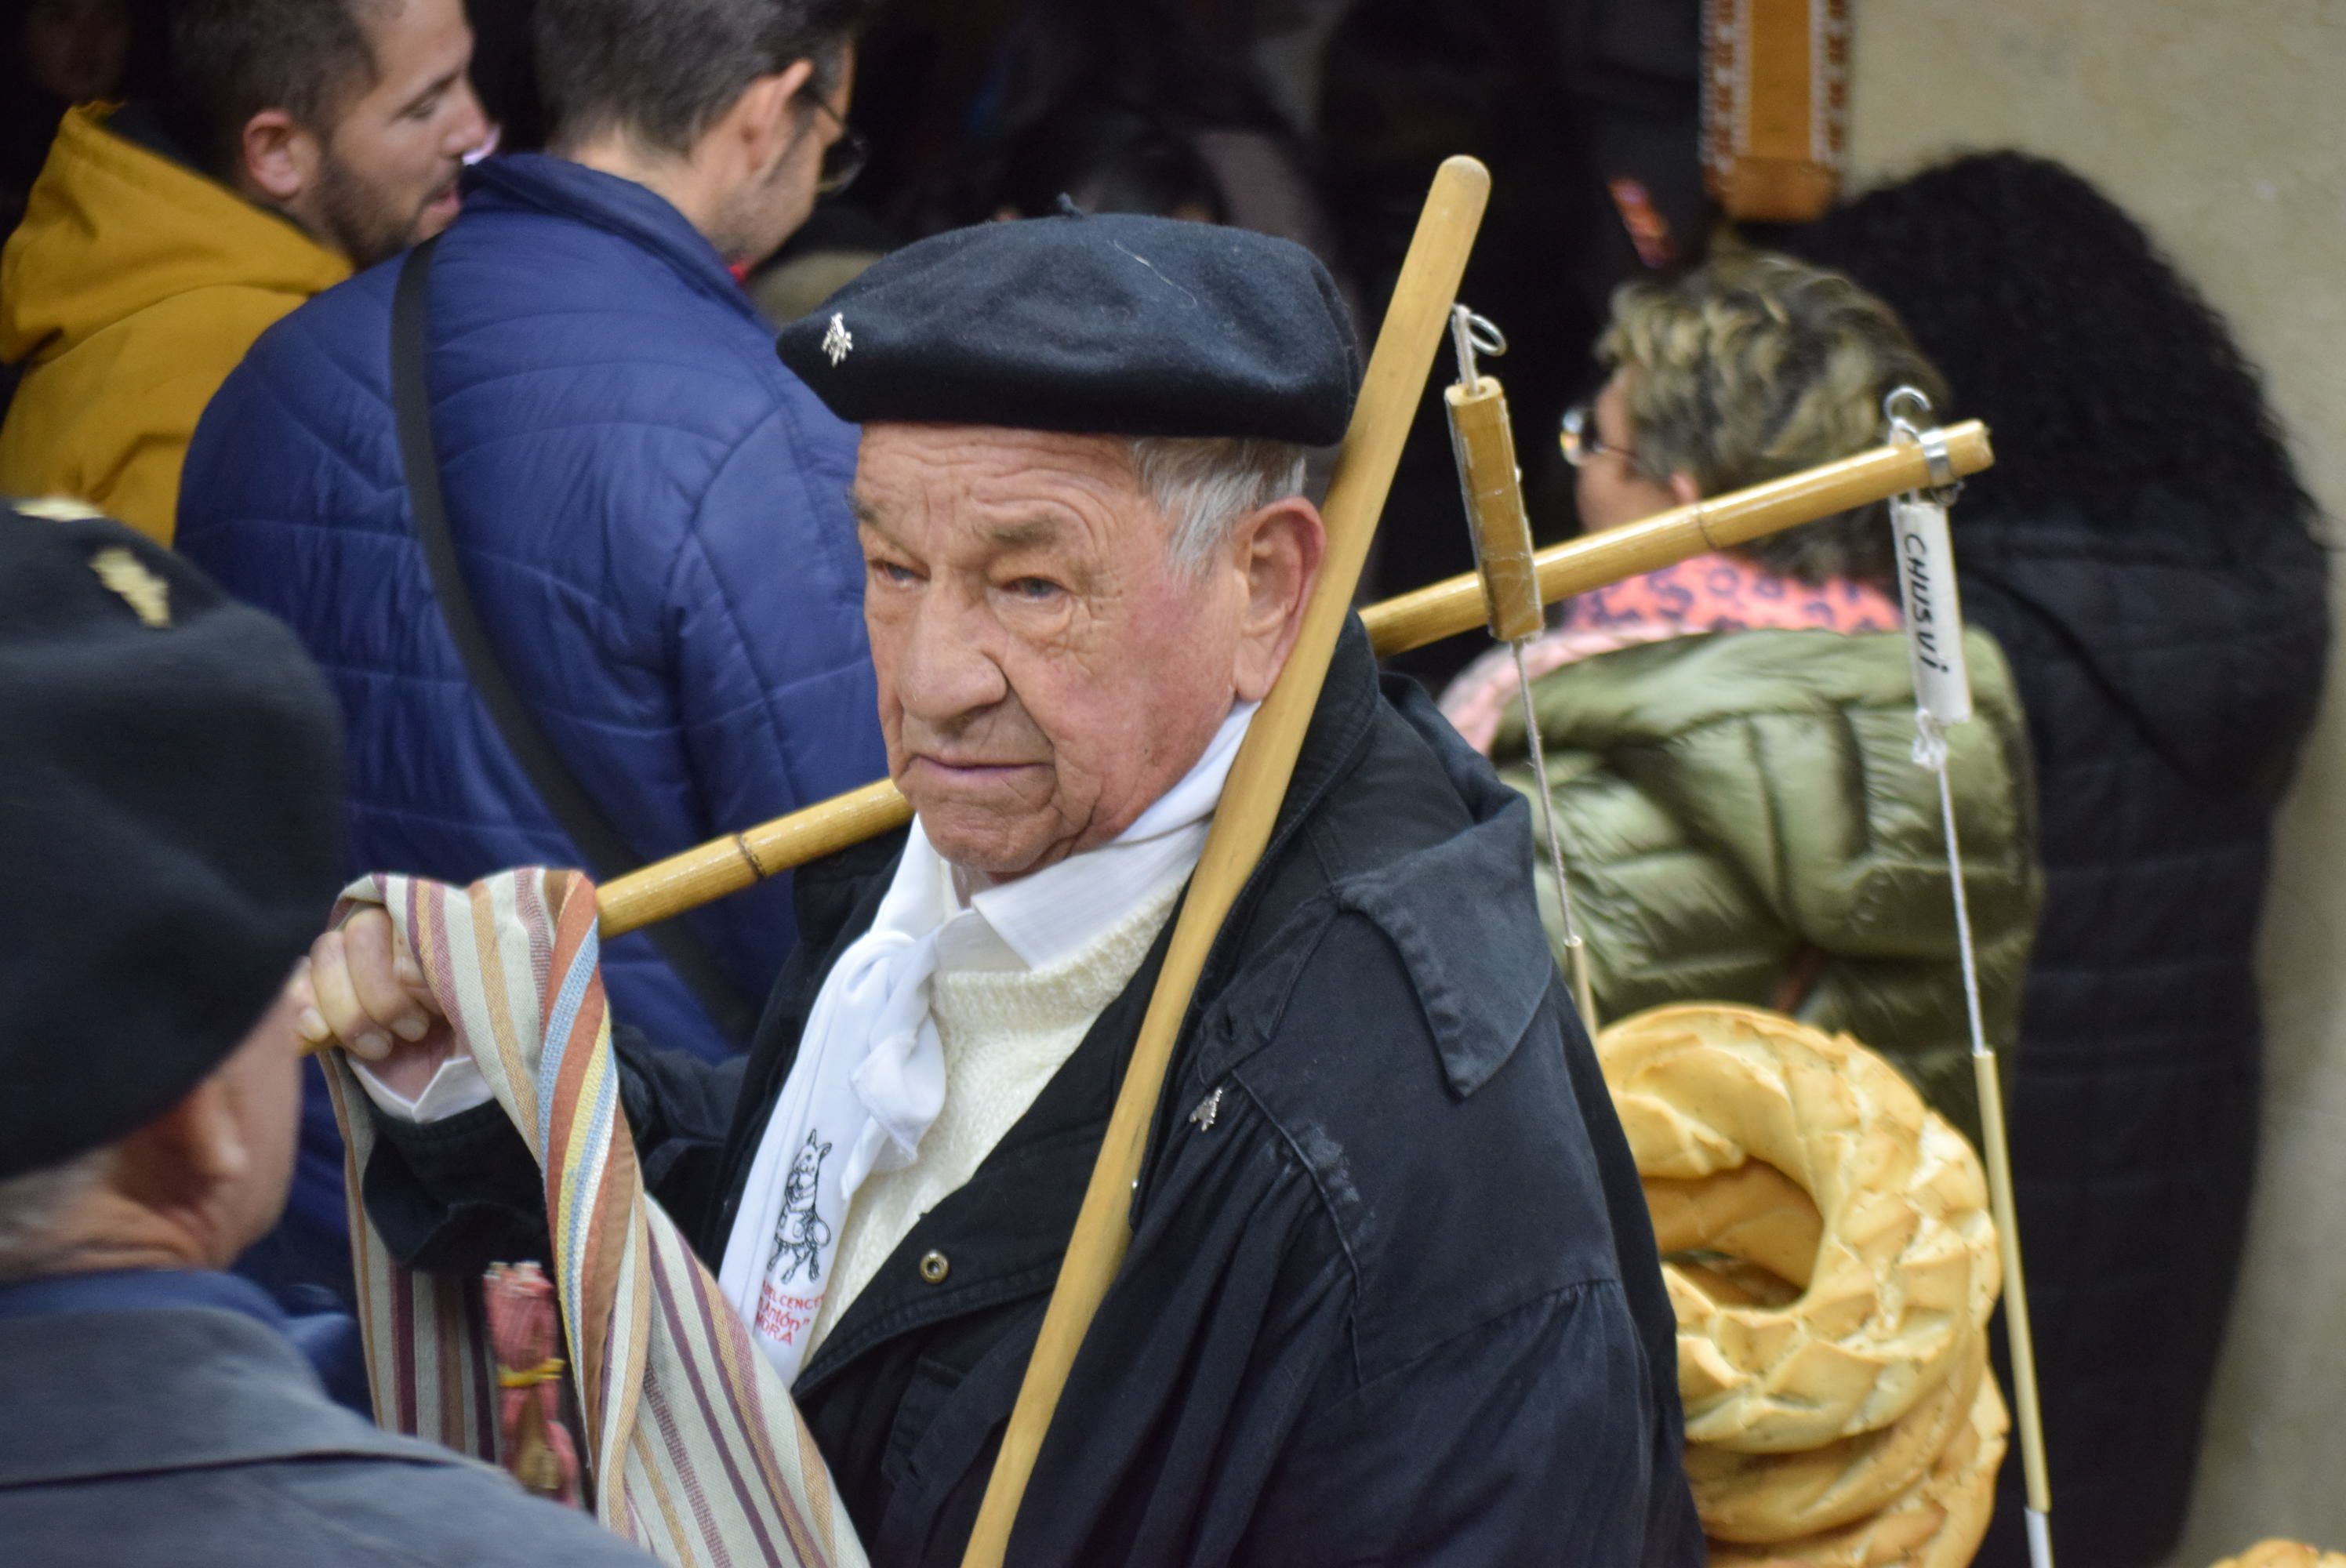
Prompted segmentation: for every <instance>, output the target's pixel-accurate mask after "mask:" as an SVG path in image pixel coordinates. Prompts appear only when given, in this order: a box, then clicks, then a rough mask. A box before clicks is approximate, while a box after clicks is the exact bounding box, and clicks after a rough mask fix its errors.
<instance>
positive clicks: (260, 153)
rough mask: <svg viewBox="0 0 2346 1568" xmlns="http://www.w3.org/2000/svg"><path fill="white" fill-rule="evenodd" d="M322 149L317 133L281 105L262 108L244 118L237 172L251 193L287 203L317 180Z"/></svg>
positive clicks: (274, 202)
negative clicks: (246, 118) (279, 107)
mask: <svg viewBox="0 0 2346 1568" xmlns="http://www.w3.org/2000/svg"><path fill="white" fill-rule="evenodd" d="M325 150H326V149H325V148H323V147H322V146H321V145H320V143H319V141H318V137H317V135H316V133H314V132H313V131H311V130H310V129H309V128H308V127H306V126H303V125H302V124H301V122H300V121H298V120H296V119H295V118H294V117H292V116H291V115H290V114H287V113H286V112H285V111H284V110H283V109H263V110H261V111H260V113H259V114H257V115H255V116H253V117H251V118H250V119H249V120H247V121H245V122H244V135H243V138H242V141H241V143H240V147H239V148H238V152H239V162H240V165H241V168H240V172H241V173H242V175H243V177H244V183H245V184H246V185H247V186H248V187H250V194H252V195H254V196H256V197H258V198H259V199H261V200H262V201H264V202H267V203H268V204H270V206H272V207H288V206H291V204H292V203H294V202H296V201H299V200H300V199H301V197H302V196H303V195H304V194H306V193H307V192H308V191H310V190H311V188H313V187H314V186H315V185H316V184H317V182H318V168H319V166H320V165H321V164H322V163H323V162H324V161H325Z"/></svg>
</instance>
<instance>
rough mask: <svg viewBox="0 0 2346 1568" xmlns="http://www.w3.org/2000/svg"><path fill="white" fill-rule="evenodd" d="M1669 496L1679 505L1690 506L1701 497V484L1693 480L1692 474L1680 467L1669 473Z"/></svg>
mask: <svg viewBox="0 0 2346 1568" xmlns="http://www.w3.org/2000/svg"><path fill="white" fill-rule="evenodd" d="M1670 498H1671V499H1672V500H1674V501H1676V502H1677V503H1678V504H1679V505H1681V506H1691V505H1693V504H1695V503H1696V502H1698V501H1699V500H1701V499H1702V486H1701V485H1699V484H1696V483H1695V482H1694V475H1693V474H1691V473H1687V472H1686V471H1685V470H1684V469H1680V470H1679V471H1678V473H1673V474H1671V475H1670Z"/></svg>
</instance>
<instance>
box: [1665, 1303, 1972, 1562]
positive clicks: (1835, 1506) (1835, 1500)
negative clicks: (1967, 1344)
mask: <svg viewBox="0 0 2346 1568" xmlns="http://www.w3.org/2000/svg"><path fill="white" fill-rule="evenodd" d="M1986 1371H1987V1342H1986V1341H1985V1340H1984V1339H1983V1340H1981V1341H1980V1342H1979V1344H1978V1346H1977V1348H1976V1349H1974V1350H1973V1352H1972V1354H1971V1355H1970V1357H1969V1358H1967V1359H1966V1360H1965V1363H1964V1365H1963V1366H1962V1367H1961V1368H1959V1369H1957V1370H1956V1372H1955V1374H1954V1375H1953V1376H1952V1377H1950V1378H1947V1379H1945V1380H1943V1381H1942V1382H1941V1383H1940V1384H1939V1386H1938V1387H1937V1388H1936V1389H1934V1390H1932V1392H1931V1396H1930V1398H1928V1399H1926V1400H1923V1402H1922V1403H1921V1404H1918V1405H1916V1406H1915V1407H1914V1408H1913V1410H1909V1411H1907V1412H1906V1414H1905V1415H1904V1416H1902V1417H1901V1418H1900V1419H1898V1420H1895V1421H1892V1422H1891V1423H1890V1425H1888V1426H1886V1427H1884V1428H1882V1430H1881V1431H1874V1432H1866V1433H1864V1434H1863V1435H1862V1436H1860V1437H1853V1438H1843V1439H1841V1441H1839V1442H1836V1443H1828V1444H1827V1445H1826V1446H1824V1447H1823V1448H1820V1449H1811V1450H1810V1451H1807V1452H1806V1453H1780V1454H1778V1453H1770V1454H1756V1453H1737V1452H1736V1451H1733V1450H1732V1449H1723V1448H1712V1447H1709V1445H1707V1444H1696V1445H1695V1446H1693V1447H1691V1448H1688V1450H1687V1455H1686V1471H1687V1480H1688V1482H1689V1483H1691V1484H1692V1486H1693V1488H1694V1506H1695V1512H1697V1513H1698V1514H1700V1515H1701V1516H1702V1531H1703V1533H1704V1534H1706V1535H1708V1536H1709V1537H1710V1538H1711V1539H1712V1540H1714V1541H1732V1542H1741V1543H1768V1542H1780V1541H1795V1540H1798V1539H1800V1537H1801V1536H1804V1535H1818V1534H1821V1533H1823V1532H1826V1531H1830V1530H1838V1529H1840V1528H1841V1526H1842V1525H1845V1524H1851V1523H1854V1522H1857V1521H1858V1520H1861V1519H1863V1518H1864V1517H1865V1516H1866V1515H1867V1514H1869V1513H1873V1512H1879V1511H1880V1510H1882V1509H1884V1508H1887V1507H1888V1506H1889V1505H1890V1503H1891V1502H1892V1501H1893V1500H1894V1499H1895V1498H1896V1497H1897V1496H1898V1494H1899V1493H1900V1492H1904V1491H1906V1490H1907V1489H1908V1488H1910V1487H1912V1486H1913V1485H1914V1483H1915V1482H1916V1481H1920V1480H1922V1479H1923V1476H1924V1475H1926V1474H1928V1473H1929V1472H1930V1471H1931V1468H1932V1465H1933V1461H1936V1460H1937V1459H1938V1457H1939V1455H1940V1454H1941V1453H1943V1451H1945V1450H1946V1448H1947V1446H1948V1444H1950V1443H1951V1442H1953V1441H1954V1440H1955V1437H1956V1434H1957V1433H1958V1432H1960V1431H1962V1430H1963V1427H1964V1422H1965V1421H1966V1420H1969V1419H1970V1417H1971V1413H1972V1407H1973V1406H1974V1404H1975V1403H1976V1402H1977V1400H1978V1395H1979V1385H1980V1380H1981V1379H1982V1378H1983V1377H1984V1375H1985V1373H1986Z"/></svg>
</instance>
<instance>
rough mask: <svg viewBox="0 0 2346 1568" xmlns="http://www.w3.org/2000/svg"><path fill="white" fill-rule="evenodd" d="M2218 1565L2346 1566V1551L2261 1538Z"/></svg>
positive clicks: (2270, 1567) (2272, 1567)
mask: <svg viewBox="0 0 2346 1568" xmlns="http://www.w3.org/2000/svg"><path fill="white" fill-rule="evenodd" d="M2216 1568H2346V1553H2339V1552H2324V1551H2321V1549H2320V1548H2318V1547H2313V1546H2305V1545H2300V1543H2297V1542H2294V1541H2259V1542H2258V1543H2256V1544H2255V1545H2254V1546H2251V1547H2249V1549H2248V1550H2247V1551H2246V1552H2243V1553H2240V1554H2239V1556H2238V1557H2227V1558H2225V1559H2224V1560H2223V1561H2222V1562H2221V1563H2217V1564H2216Z"/></svg>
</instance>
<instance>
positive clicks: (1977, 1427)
mask: <svg viewBox="0 0 2346 1568" xmlns="http://www.w3.org/2000/svg"><path fill="white" fill-rule="evenodd" d="M2011 1425H2012V1422H2011V1419H2010V1417H2009V1416H2007V1415H2006V1414H2005V1413H2004V1396H2003V1395H2002V1394H2000V1393H1998V1392H1997V1391H1996V1387H1995V1380H1994V1378H1982V1379H1981V1380H1980V1388H1979V1394H1978V1397H1977V1398H1975V1399H1974V1400H1973V1401H1972V1410H1971V1420H1969V1421H1968V1422H1967V1423H1965V1425H1964V1427H1963V1429H1962V1430H1961V1431H1957V1432H1956V1434H1955V1439H1954V1441H1953V1442H1951V1443H1949V1444H1948V1445H1947V1448H1946V1451H1944V1452H1943V1453H1942V1454H1940V1456H1939V1461H1938V1463H1936V1464H1934V1465H1933V1466H1932V1467H1931V1473H1930V1474H1928V1475H1926V1476H1924V1477H1923V1479H1922V1480H1920V1481H1916V1482H1915V1483H1914V1484H1913V1486H1911V1487H1909V1488H1907V1490H1906V1491H1905V1492H1902V1493H1901V1494H1900V1495H1899V1496H1898V1497H1897V1498H1896V1499H1895V1500H1894V1501H1892V1502H1891V1504H1890V1505H1889V1506H1888V1507H1886V1508H1884V1509H1883V1510H1882V1512H1879V1513H1876V1514H1873V1515H1871V1516H1870V1517H1868V1518H1864V1519H1861V1520H1859V1521H1858V1522H1856V1523H1854V1524H1850V1525H1845V1526H1843V1527H1842V1528H1841V1529H1839V1530H1833V1531H1828V1532H1825V1533H1823V1534H1821V1535H1811V1536H1807V1537H1805V1538H1803V1539H1801V1540H1799V1541H1787V1542H1782V1543H1779V1544H1776V1545H1772V1546H1735V1545H1729V1544H1725V1543H1713V1544H1712V1546H1711V1549H1710V1568H1967V1565H1968V1564H1969V1563H1970V1562H1971V1560H1972V1559H1973V1557H1974V1556H1975V1555H1976V1554H1977V1553H1978V1552H1979V1544H1980V1540H1981V1538H1982V1537H1983V1536H1984V1535H1986V1533H1987V1521H1988V1515H1989V1514H1991V1513H1993V1512H1995V1471H1996V1467H1997V1466H1998V1465H2000V1464H2002V1463H2003V1462H2004V1433H2005V1432H2006V1431H2009V1430H2010V1429H2011Z"/></svg>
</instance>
